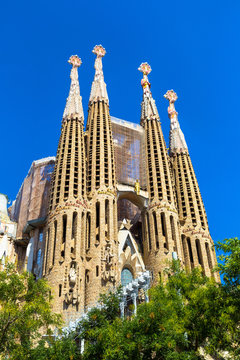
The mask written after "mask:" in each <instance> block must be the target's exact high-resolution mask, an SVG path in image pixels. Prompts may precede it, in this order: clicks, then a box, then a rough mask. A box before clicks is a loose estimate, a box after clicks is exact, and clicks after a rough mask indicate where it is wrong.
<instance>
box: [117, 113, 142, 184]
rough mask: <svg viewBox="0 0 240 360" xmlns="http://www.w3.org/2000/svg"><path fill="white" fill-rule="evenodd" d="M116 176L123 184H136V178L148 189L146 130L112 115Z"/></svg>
mask: <svg viewBox="0 0 240 360" xmlns="http://www.w3.org/2000/svg"><path fill="white" fill-rule="evenodd" d="M111 121H112V133H113V143H114V151H115V163H116V177H117V181H118V182H119V183H121V184H126V185H131V186H134V185H135V182H136V180H137V179H138V180H139V182H140V187H141V189H143V190H146V189H147V178H146V162H145V132H144V129H143V128H142V126H140V125H138V124H134V123H131V122H128V121H125V120H120V119H117V118H115V117H111Z"/></svg>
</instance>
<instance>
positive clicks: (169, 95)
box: [164, 90, 178, 103]
mask: <svg viewBox="0 0 240 360" xmlns="http://www.w3.org/2000/svg"><path fill="white" fill-rule="evenodd" d="M164 97H165V99H168V100H169V102H171V103H175V101H176V100H177V98H178V97H177V94H176V93H175V91H173V90H168V91H167V92H166V94H165V95H164Z"/></svg>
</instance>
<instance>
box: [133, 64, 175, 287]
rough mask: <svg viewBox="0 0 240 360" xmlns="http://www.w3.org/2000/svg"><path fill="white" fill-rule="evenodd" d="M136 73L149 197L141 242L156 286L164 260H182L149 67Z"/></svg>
mask: <svg viewBox="0 0 240 360" xmlns="http://www.w3.org/2000/svg"><path fill="white" fill-rule="evenodd" d="M139 71H141V72H142V73H143V79H142V81H141V85H142V88H143V100H142V105H141V107H142V111H141V125H142V126H143V127H144V129H145V135H146V161H147V176H148V195H149V206H148V208H147V211H146V214H145V226H144V228H145V231H144V233H145V239H146V240H147V241H146V240H145V241H144V261H145V264H146V266H147V269H149V270H152V271H153V275H154V282H155V283H156V282H157V281H158V278H159V276H161V274H162V270H163V269H164V267H165V266H166V262H167V260H171V259H172V256H173V253H178V254H180V256H181V253H182V248H181V243H180V234H179V219H178V212H177V208H176V205H175V199H174V190H173V184H172V176H171V169H170V161H169V156H168V153H167V149H166V144H165V140H164V137H163V133H162V128H161V123H160V118H159V115H158V111H157V107H156V104H155V101H154V100H153V97H152V93H151V91H150V82H149V80H148V74H149V73H150V72H151V67H150V65H149V64H148V63H142V64H141V66H140V67H139Z"/></svg>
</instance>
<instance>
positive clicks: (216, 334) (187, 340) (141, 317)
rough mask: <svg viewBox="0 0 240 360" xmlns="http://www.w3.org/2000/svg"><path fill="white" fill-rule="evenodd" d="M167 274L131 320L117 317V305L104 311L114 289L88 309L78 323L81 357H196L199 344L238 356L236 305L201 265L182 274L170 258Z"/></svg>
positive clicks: (114, 359) (169, 359)
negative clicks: (82, 348)
mask: <svg viewBox="0 0 240 360" xmlns="http://www.w3.org/2000/svg"><path fill="white" fill-rule="evenodd" d="M169 274H171V276H170V278H169V280H168V282H167V283H166V284H163V283H161V284H159V285H158V286H156V287H154V288H152V289H151V291H150V302H149V303H148V304H142V305H139V306H138V312H137V315H136V316H133V317H132V318H131V319H120V318H119V316H118V315H119V314H118V311H117V308H116V309H115V311H114V312H112V311H111V317H110V316H109V315H108V311H109V309H111V308H110V307H109V305H110V304H111V302H113V298H114V295H113V294H111V301H110V302H108V306H105V307H103V309H93V310H92V311H91V312H90V313H89V315H88V317H87V318H86V319H84V320H83V321H82V322H81V323H80V327H79V329H80V332H79V337H80V338H84V339H85V352H84V354H83V359H84V360H88V359H95V358H97V359H106V360H117V359H119V360H120V359H121V360H124V359H128V360H131V359H132V360H137V359H144V360H148V359H161V360H172V359H174V360H175V359H178V360H182V359H184V360H185V359H190V360H195V359H196V360H197V359H201V358H202V357H201V355H200V352H199V351H200V349H201V348H204V349H205V351H206V352H207V353H210V354H213V355H216V354H218V358H219V359H220V358H221V357H220V356H219V352H221V351H222V350H227V351H229V353H231V354H233V356H235V357H234V358H235V359H238V353H237V344H238V343H239V338H238V335H237V324H238V322H239V308H238V307H237V304H236V303H235V302H234V299H232V297H231V295H230V294H229V293H228V292H226V291H225V288H224V287H223V286H222V285H221V284H218V283H216V282H215V281H214V279H212V278H207V277H205V276H203V274H202V272H201V270H200V269H194V270H193V271H192V272H191V273H187V272H186V271H185V270H183V269H180V266H179V263H178V262H174V263H173V267H172V268H171V269H170V270H169ZM117 300H118V295H117V296H116V303H117ZM236 314H237V315H236Z"/></svg>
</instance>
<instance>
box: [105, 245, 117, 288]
mask: <svg viewBox="0 0 240 360" xmlns="http://www.w3.org/2000/svg"><path fill="white" fill-rule="evenodd" d="M113 257H114V255H113V253H112V251H111V245H110V243H109V242H107V244H106V246H105V250H104V253H103V257H102V262H103V271H102V279H103V280H104V281H112V282H114V281H115V276H116V274H115V270H114V264H113Z"/></svg>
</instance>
